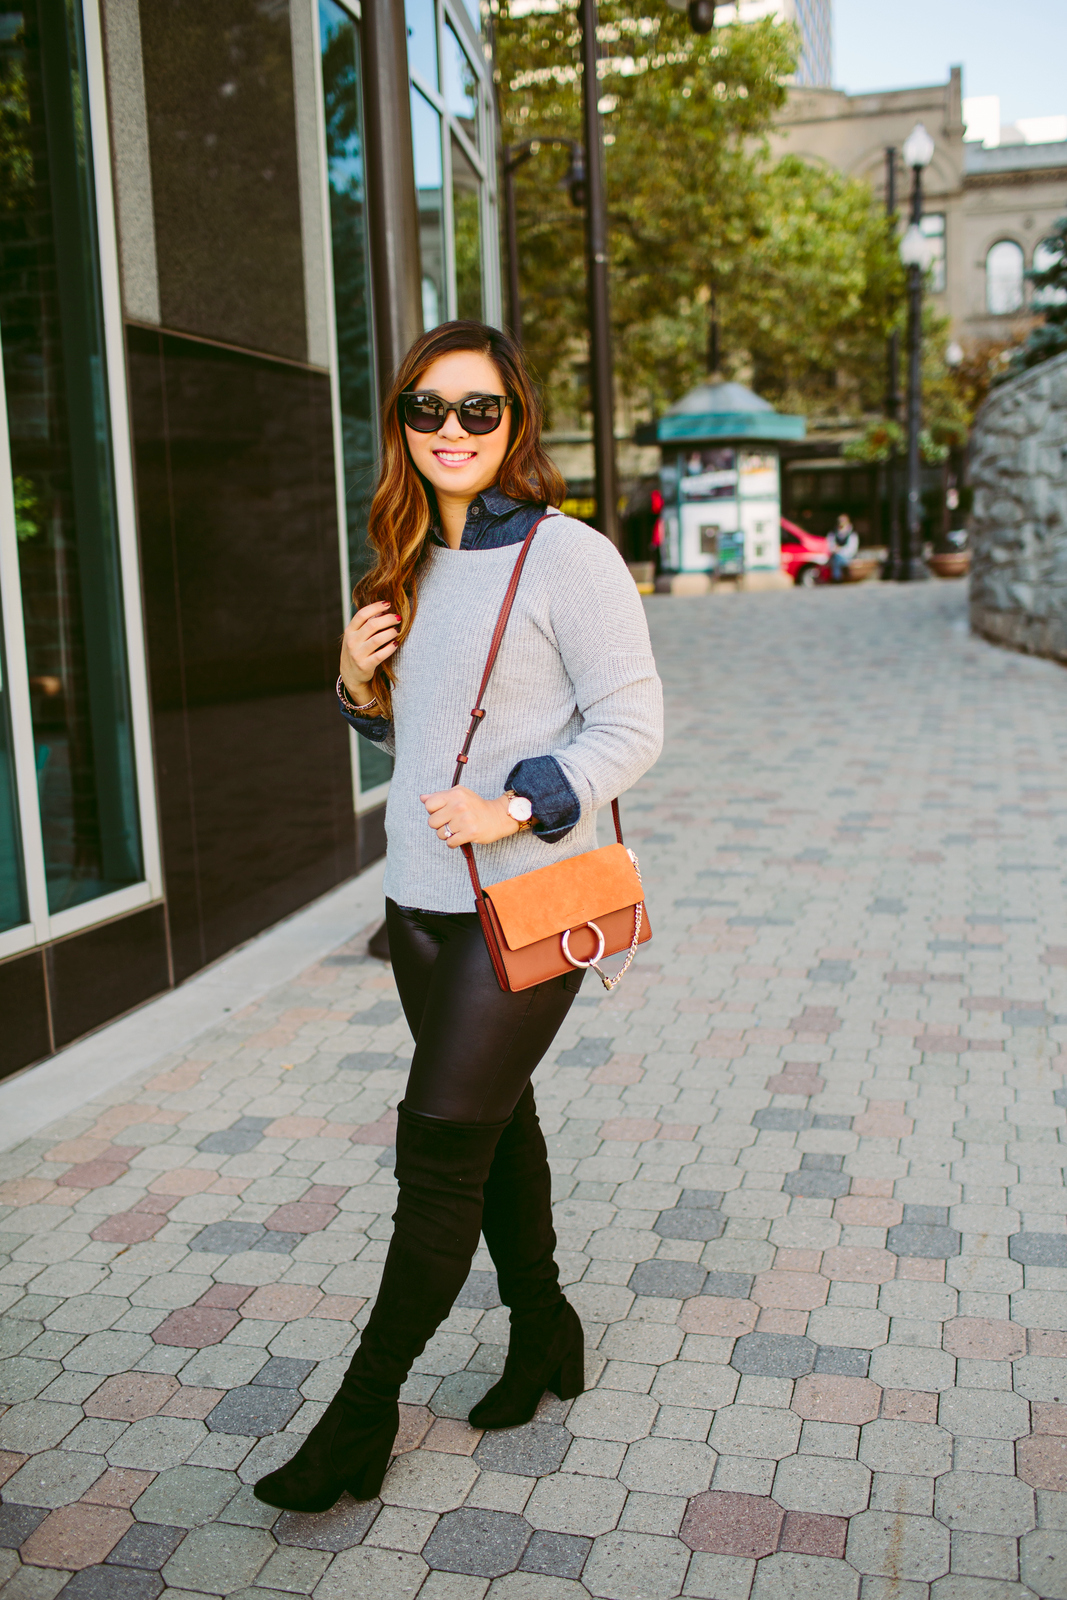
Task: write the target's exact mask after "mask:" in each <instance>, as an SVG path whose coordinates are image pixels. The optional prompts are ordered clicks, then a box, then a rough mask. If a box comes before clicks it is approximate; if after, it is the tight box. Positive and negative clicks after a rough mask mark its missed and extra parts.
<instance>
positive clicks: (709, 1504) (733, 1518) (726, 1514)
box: [679, 1489, 785, 1558]
mask: <svg viewBox="0 0 1067 1600" xmlns="http://www.w3.org/2000/svg"><path fill="white" fill-rule="evenodd" d="M784 1517H785V1512H784V1511H783V1510H782V1508H781V1506H780V1505H778V1504H777V1503H776V1502H775V1501H774V1500H772V1499H771V1498H770V1496H769V1495H755V1494H734V1493H732V1492H731V1491H729V1490H715V1489H713V1490H711V1491H710V1492H709V1493H708V1494H698V1495H697V1496H696V1497H695V1498H694V1499H693V1500H691V1501H690V1502H689V1509H688V1510H687V1511H686V1514H685V1517H684V1519H683V1521H682V1528H681V1533H680V1535H679V1537H680V1538H681V1539H682V1540H683V1541H684V1543H685V1544H687V1545H688V1546H689V1548H690V1550H703V1551H707V1552H708V1553H709V1554H712V1555H721V1556H749V1557H756V1558H758V1557H760V1556H765V1555H769V1554H770V1552H771V1551H772V1550H777V1548H778V1535H779V1533H780V1531H781V1527H782V1521H783V1518H784Z"/></svg>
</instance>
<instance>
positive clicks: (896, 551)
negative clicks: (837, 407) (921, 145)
mask: <svg viewBox="0 0 1067 1600" xmlns="http://www.w3.org/2000/svg"><path fill="white" fill-rule="evenodd" d="M896 211H897V152H896V150H895V149H894V148H893V146H892V145H889V146H888V147H887V148H886V153H885V214H886V219H887V221H888V224H889V226H890V227H892V226H893V219H894V218H895V216H896ZM885 414H886V417H887V418H888V420H889V421H890V422H892V423H897V422H899V421H900V334H899V333H898V332H897V330H896V329H895V328H894V329H893V332H892V333H891V334H890V335H889V338H888V340H887V342H886V391H885ZM885 473H886V490H887V496H886V498H887V499H888V501H889V530H888V531H889V554H888V556H887V558H886V563H885V566H884V567H883V568H882V577H883V578H884V579H886V580H891V579H894V578H897V577H899V576H900V458H899V456H898V455H897V447H896V443H895V442H893V443H891V444H890V447H889V460H888V461H887V462H886V468H885Z"/></svg>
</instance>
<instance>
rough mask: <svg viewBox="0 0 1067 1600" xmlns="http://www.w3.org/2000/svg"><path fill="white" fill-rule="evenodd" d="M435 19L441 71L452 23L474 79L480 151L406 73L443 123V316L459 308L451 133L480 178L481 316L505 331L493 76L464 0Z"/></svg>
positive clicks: (442, 6)
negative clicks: (447, 36) (445, 38)
mask: <svg viewBox="0 0 1067 1600" xmlns="http://www.w3.org/2000/svg"><path fill="white" fill-rule="evenodd" d="M397 3H398V4H400V3H402V0H397ZM434 18H435V26H436V28H437V60H438V63H439V64H441V70H442V72H443V62H444V50H443V44H444V30H445V28H446V26H449V25H450V26H451V28H452V31H453V33H454V34H455V35H456V38H457V39H458V40H459V42H460V44H461V46H462V47H463V51H464V54H465V55H466V57H467V60H468V61H469V62H470V65H471V68H472V70H473V72H474V74H475V76H476V77H477V79H478V86H479V91H480V92H479V95H478V145H479V146H480V148H477V147H476V146H475V145H474V144H472V143H471V140H470V138H469V137H468V135H467V133H466V131H465V130H464V128H463V127H462V125H461V124H460V121H459V119H458V118H457V117H455V116H454V115H453V114H452V113H451V112H450V111H449V109H448V106H447V104H446V101H445V97H444V93H443V91H442V90H440V89H435V88H434V86H433V85H432V84H430V83H428V82H427V81H426V79H425V78H423V77H421V76H420V75H419V73H417V72H415V71H414V70H410V69H409V77H410V79H411V83H412V85H413V86H414V87H415V88H416V89H417V90H418V91H419V93H420V94H421V95H423V96H424V98H425V99H426V100H427V101H428V102H429V103H430V105H431V106H432V107H433V108H434V110H435V111H436V112H438V113H439V115H440V117H441V123H442V125H441V186H442V189H443V191H444V192H443V194H442V197H441V201H442V206H443V208H444V224H445V255H446V258H447V259H446V263H445V265H446V271H445V290H446V296H447V300H448V306H447V313H448V316H449V317H455V315H456V312H457V304H458V294H457V289H456V234H455V217H454V214H453V206H452V136H453V135H454V136H455V138H456V139H457V141H458V142H459V145H460V148H461V149H462V150H463V151H464V153H465V154H466V155H467V156H468V158H469V159H470V162H471V164H472V166H473V167H474V170H475V171H476V172H477V174H478V176H479V178H480V179H481V194H480V209H479V226H480V229H481V245H482V314H483V316H484V318H485V321H486V322H488V323H490V324H492V325H493V326H494V327H498V328H500V327H503V301H502V298H501V292H502V291H501V277H500V250H499V247H497V248H496V249H493V248H492V245H493V243H494V241H496V240H497V239H498V238H499V217H498V201H497V172H496V159H495V152H496V128H495V122H494V116H493V81H492V75H491V72H490V70H489V65H488V63H487V61H486V59H485V50H484V41H483V40H482V38H481V36H480V35H479V34H476V33H475V32H474V27H473V24H472V23H471V19H470V17H469V16H468V14H467V10H466V8H465V6H464V5H463V4H462V0H460V3H454V0H435V4H434Z"/></svg>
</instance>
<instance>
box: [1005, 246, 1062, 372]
mask: <svg viewBox="0 0 1067 1600" xmlns="http://www.w3.org/2000/svg"><path fill="white" fill-rule="evenodd" d="M1045 248H1046V250H1047V251H1048V253H1049V257H1050V259H1049V261H1048V265H1047V266H1045V267H1031V268H1030V270H1029V272H1028V273H1027V274H1026V276H1027V277H1028V278H1029V279H1030V282H1031V283H1032V284H1033V286H1034V289H1035V291H1036V292H1035V294H1034V305H1035V306H1039V307H1040V308H1041V310H1043V311H1044V314H1045V316H1044V321H1043V322H1041V323H1039V324H1038V326H1037V327H1036V328H1034V329H1032V330H1031V333H1030V337H1029V338H1028V339H1027V341H1026V343H1025V344H1024V345H1023V347H1022V349H1021V350H1017V351H1016V352H1015V354H1014V355H1013V356H1012V358H1011V361H1010V362H1009V363H1008V366H1007V368H1006V369H1005V371H1004V372H1003V374H1002V375H1001V376H1000V378H999V379H998V380H997V381H999V382H1003V381H1004V379H1005V378H1014V377H1017V376H1018V374H1019V373H1020V372H1025V371H1026V369H1027V367H1036V366H1038V365H1039V364H1040V363H1041V362H1042V361H1049V360H1051V358H1052V357H1053V356H1058V355H1062V354H1063V352H1064V351H1065V350H1067V217H1061V218H1060V219H1059V221H1058V222H1057V223H1056V227H1055V231H1054V232H1053V233H1052V234H1051V235H1050V237H1049V238H1047V239H1046V240H1045Z"/></svg>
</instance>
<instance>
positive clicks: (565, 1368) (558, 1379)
mask: <svg viewBox="0 0 1067 1600" xmlns="http://www.w3.org/2000/svg"><path fill="white" fill-rule="evenodd" d="M545 1388H546V1389H551V1391H552V1393H553V1394H554V1395H555V1396H556V1399H557V1400H576V1399H577V1398H578V1396H579V1395H580V1394H581V1393H582V1392H583V1390H584V1389H585V1348H584V1341H583V1344H582V1346H580V1347H579V1348H578V1349H576V1350H571V1351H570V1352H569V1353H568V1355H567V1356H566V1358H565V1359H564V1360H563V1361H562V1362H561V1363H560V1366H559V1370H558V1371H557V1372H556V1373H554V1375H553V1376H552V1377H551V1378H550V1379H549V1380H548V1382H547V1383H546V1384H545Z"/></svg>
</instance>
